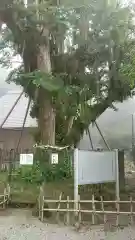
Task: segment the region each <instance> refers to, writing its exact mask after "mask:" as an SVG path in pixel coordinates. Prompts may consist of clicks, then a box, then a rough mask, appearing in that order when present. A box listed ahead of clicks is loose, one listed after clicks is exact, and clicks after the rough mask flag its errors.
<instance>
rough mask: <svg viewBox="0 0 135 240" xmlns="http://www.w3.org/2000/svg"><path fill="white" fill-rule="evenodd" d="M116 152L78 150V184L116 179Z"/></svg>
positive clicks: (113, 180)
mask: <svg viewBox="0 0 135 240" xmlns="http://www.w3.org/2000/svg"><path fill="white" fill-rule="evenodd" d="M115 165H116V154H115V151H113V152H111V151H110V152H93V151H84V150H78V184H79V185H84V184H94V183H104V182H115V181H116V166H115Z"/></svg>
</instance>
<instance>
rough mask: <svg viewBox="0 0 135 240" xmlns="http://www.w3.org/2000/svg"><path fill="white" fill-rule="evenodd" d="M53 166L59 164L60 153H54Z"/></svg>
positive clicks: (52, 156) (52, 157)
mask: <svg viewBox="0 0 135 240" xmlns="http://www.w3.org/2000/svg"><path fill="white" fill-rule="evenodd" d="M51 164H58V153H52V155H51Z"/></svg>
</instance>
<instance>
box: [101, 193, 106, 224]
mask: <svg viewBox="0 0 135 240" xmlns="http://www.w3.org/2000/svg"><path fill="white" fill-rule="evenodd" d="M100 199H101V209H102V211H103V214H104V224H105V223H106V220H107V219H106V214H105V213H104V212H105V209H104V201H103V197H102V196H101V197H100Z"/></svg>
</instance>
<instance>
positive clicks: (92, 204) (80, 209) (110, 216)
mask: <svg viewBox="0 0 135 240" xmlns="http://www.w3.org/2000/svg"><path fill="white" fill-rule="evenodd" d="M38 200H39V201H38V202H39V219H40V220H41V221H43V220H44V216H45V212H46V211H50V212H54V213H55V217H56V221H57V222H60V221H61V220H60V214H61V213H64V219H65V223H66V224H67V225H70V224H71V213H72V215H74V221H76V222H77V223H78V224H81V223H83V222H84V221H83V216H82V215H83V214H87V215H89V216H91V220H90V217H88V219H89V222H90V224H93V225H95V224H98V222H97V219H96V218H97V217H98V218H99V219H100V220H102V221H100V224H107V223H109V222H110V224H111V222H112V224H113V225H115V226H116V227H117V226H120V225H129V224H131V225H133V224H135V200H133V199H132V197H130V199H129V200H127V201H122V200H120V199H119V200H115V201H105V200H104V199H103V197H100V201H97V200H95V197H94V195H92V199H91V200H81V199H80V197H79V196H78V201H77V202H76V201H74V200H71V199H70V198H69V196H67V199H65V200H63V199H62V193H61V194H60V196H59V199H57V200H52V199H45V197H44V193H43V189H42V188H41V189H40V195H39V199H38ZM50 203H51V204H52V203H54V204H55V207H54V208H50V206H49V204H50ZM47 204H48V206H49V207H46V206H47ZM62 204H64V206H65V207H62ZM85 204H87V206H88V205H89V207H84V205H85ZM71 205H72V207H71ZM97 205H98V206H97ZM112 205H113V207H112V209H109V210H108V209H106V208H107V206H112ZM122 205H124V209H123V207H122ZM125 219H126V221H125V224H123V223H122V222H121V220H125ZM111 220H112V221H111ZM62 221H63V220H62ZM87 222H88V221H87Z"/></svg>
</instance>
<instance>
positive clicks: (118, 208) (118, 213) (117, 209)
mask: <svg viewBox="0 0 135 240" xmlns="http://www.w3.org/2000/svg"><path fill="white" fill-rule="evenodd" d="M119 201H120V198H117V200H116V211H117V218H116V226H117V227H118V226H119V215H120V204H119Z"/></svg>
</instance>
